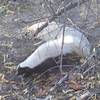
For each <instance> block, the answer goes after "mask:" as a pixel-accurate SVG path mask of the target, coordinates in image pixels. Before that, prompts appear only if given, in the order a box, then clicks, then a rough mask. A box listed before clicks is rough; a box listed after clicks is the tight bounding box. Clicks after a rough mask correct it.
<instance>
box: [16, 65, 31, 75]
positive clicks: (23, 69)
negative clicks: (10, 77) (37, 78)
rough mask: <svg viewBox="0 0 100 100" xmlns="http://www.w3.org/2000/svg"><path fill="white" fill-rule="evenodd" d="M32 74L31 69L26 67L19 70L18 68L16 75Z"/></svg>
mask: <svg viewBox="0 0 100 100" xmlns="http://www.w3.org/2000/svg"><path fill="white" fill-rule="evenodd" d="M32 73H33V71H32V69H30V68H28V67H24V68H21V67H20V66H19V67H18V68H17V75H23V76H30V75H31V74H32Z"/></svg>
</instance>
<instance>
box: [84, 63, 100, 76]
mask: <svg viewBox="0 0 100 100" xmlns="http://www.w3.org/2000/svg"><path fill="white" fill-rule="evenodd" d="M99 64H100V62H98V63H97V64H95V65H93V66H91V67H89V68H88V69H87V70H86V71H85V72H83V75H85V74H86V73H87V72H89V71H90V70H91V69H92V68H94V67H95V66H97V65H99Z"/></svg>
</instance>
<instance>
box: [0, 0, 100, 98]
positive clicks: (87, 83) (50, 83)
mask: <svg viewBox="0 0 100 100" xmlns="http://www.w3.org/2000/svg"><path fill="white" fill-rule="evenodd" d="M4 1H5V2H4ZM4 1H3V0H0V100H49V99H50V97H52V98H53V99H52V98H51V99H50V100H81V99H77V98H76V97H77V96H76V95H77V94H79V95H82V94H84V92H86V90H90V91H92V92H90V94H93V95H89V96H90V99H84V100H100V64H98V65H97V66H96V68H95V69H92V71H90V73H88V74H87V75H85V76H84V75H83V74H81V73H80V75H79V77H80V79H78V80H76V79H75V75H76V76H77V70H76V69H73V68H69V70H70V71H69V77H70V80H69V81H67V79H66V80H65V81H64V83H63V84H62V85H63V86H58V88H57V87H56V90H55V91H53V92H51V93H49V92H50V89H51V88H52V87H54V86H55V83H56V82H57V81H59V80H60V79H61V78H62V77H63V75H61V74H60V73H59V71H58V70H56V69H55V70H53V71H49V72H48V73H46V74H45V75H43V76H41V77H40V78H38V79H37V77H38V75H35V76H33V77H34V78H33V77H30V78H22V77H21V76H17V75H16V66H17V65H18V64H19V63H20V62H21V61H23V60H24V59H25V58H26V57H27V56H28V55H30V54H31V53H32V52H33V51H34V48H35V47H34V45H33V44H34V43H35V42H36V41H34V37H33V38H30V37H32V33H30V35H26V33H27V32H22V30H23V28H25V27H27V26H30V25H33V24H34V23H37V22H39V21H45V19H41V20H39V21H37V19H38V18H41V17H42V18H43V17H47V16H48V15H50V13H49V11H48V10H47V9H46V8H45V4H44V2H43V0H29V1H28V0H22V1H20V0H4ZM8 1H9V2H8ZM51 1H52V2H53V4H52V6H53V7H54V8H53V9H55V10H54V11H56V9H57V8H58V6H59V5H60V3H61V2H62V1H61V0H57V1H56V0H51ZM72 1H73V2H75V0H72ZM76 1H77V0H76ZM93 1H94V2H90V3H86V4H85V5H81V6H80V7H76V8H74V9H71V10H69V11H68V12H67V15H66V16H67V17H68V18H70V19H72V21H73V23H74V24H75V25H77V26H78V27H80V29H82V30H84V31H85V35H86V36H87V38H88V39H89V41H90V43H91V45H92V46H93V47H96V52H97V55H96V63H98V62H99V61H100V2H99V0H93ZM95 1H97V3H96V2H95ZM68 2H70V1H69V0H68ZM88 4H89V5H88ZM89 7H90V8H89ZM83 9H85V10H86V12H85V10H83ZM82 14H83V15H82ZM34 20H35V21H34ZM46 20H47V19H46ZM62 20H63V15H62V16H60V17H59V22H60V23H62V22H63V21H62ZM56 21H58V19H57V20H56ZM66 23H67V24H68V25H69V26H70V25H71V23H70V22H68V21H66ZM91 62H92V61H91ZM67 70H68V69H67ZM93 71H94V72H93ZM91 73H92V74H91ZM77 77H78V76H77ZM60 87H61V89H60ZM64 89H65V90H71V92H69V91H64ZM62 90H63V92H62ZM37 97H38V98H37ZM48 98H49V99H48Z"/></svg>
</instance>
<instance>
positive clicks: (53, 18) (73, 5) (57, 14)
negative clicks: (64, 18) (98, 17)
mask: <svg viewBox="0 0 100 100" xmlns="http://www.w3.org/2000/svg"><path fill="white" fill-rule="evenodd" d="M87 1H89V0H82V1H81V2H80V4H79V3H78V2H75V3H69V4H68V5H67V6H66V7H65V8H64V7H63V8H61V9H60V11H58V12H56V13H55V16H52V17H51V18H50V19H49V20H48V21H47V22H45V23H44V24H43V25H42V26H41V27H40V28H38V29H37V30H36V31H35V34H34V36H36V35H38V33H39V32H41V31H42V30H43V29H44V28H45V27H47V26H48V22H49V23H51V22H52V21H53V20H55V19H56V18H57V16H60V15H61V14H62V13H64V9H66V11H68V10H71V9H72V8H75V7H76V6H77V5H78V4H79V5H81V4H83V3H84V2H87Z"/></svg>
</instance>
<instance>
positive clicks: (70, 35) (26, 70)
mask: <svg viewBox="0 0 100 100" xmlns="http://www.w3.org/2000/svg"><path fill="white" fill-rule="evenodd" d="M45 38H46V37H45ZM62 39H63V35H62V34H61V33H60V34H59V36H58V37H57V38H56V39H51V40H48V41H47V42H45V43H43V44H42V45H40V46H39V47H38V48H37V49H36V50H35V51H34V52H33V53H32V54H31V55H30V56H29V57H28V58H26V60H24V61H23V62H21V63H20V64H19V65H18V66H17V70H18V75H21V74H25V75H26V76H28V75H31V73H33V72H42V71H44V70H46V69H47V68H48V67H53V66H55V65H56V62H55V59H58V57H59V56H60V55H61V47H62ZM63 41H64V44H63V56H66V55H67V54H73V53H75V54H77V55H78V56H80V57H87V56H88V55H90V49H91V45H90V43H89V41H88V40H87V38H86V37H85V36H84V34H83V33H81V32H79V31H78V30H76V29H74V28H70V27H66V28H65V34H64V40H63Z"/></svg>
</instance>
